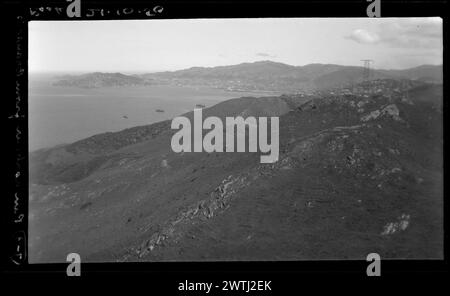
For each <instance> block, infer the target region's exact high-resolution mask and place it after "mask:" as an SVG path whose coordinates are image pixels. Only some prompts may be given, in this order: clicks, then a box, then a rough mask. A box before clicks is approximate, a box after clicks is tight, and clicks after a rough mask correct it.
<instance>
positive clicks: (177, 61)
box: [28, 18, 443, 74]
mask: <svg viewBox="0 0 450 296" xmlns="http://www.w3.org/2000/svg"><path fill="white" fill-rule="evenodd" d="M442 39H443V38H442V19H441V18H340V19H337V18H255V19H191V20H188V19H186V20H120V21H119V20H114V21H31V22H29V41H28V44H29V45H28V46H29V51H28V52H29V60H28V65H29V70H30V72H92V71H101V72H123V73H129V74H131V73H142V72H154V71H166V70H168V71H172V70H179V69H185V68H190V67H196V66H198V67H214V66H221V65H233V64H239V63H244V62H255V61H261V60H271V61H275V62H281V63H286V64H290V65H294V66H303V65H306V64H310V63H324V64H340V65H355V66H361V65H362V62H361V60H362V59H372V60H373V64H372V66H373V67H374V68H377V69H405V68H410V67H416V66H419V65H422V64H433V65H437V64H442V58H443V57H442V54H443V53H442V50H443V44H442V43H443V40H442Z"/></svg>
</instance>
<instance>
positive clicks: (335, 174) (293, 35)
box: [27, 17, 444, 264]
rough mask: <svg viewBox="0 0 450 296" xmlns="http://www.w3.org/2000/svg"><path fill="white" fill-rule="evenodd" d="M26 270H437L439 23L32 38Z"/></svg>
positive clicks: (39, 28)
mask: <svg viewBox="0 0 450 296" xmlns="http://www.w3.org/2000/svg"><path fill="white" fill-rule="evenodd" d="M27 116H28V135H27V136H28V153H29V154H28V158H29V168H28V172H29V180H28V181H29V185H28V186H29V189H28V190H29V192H28V262H29V263H30V264H34V263H64V262H66V258H67V255H68V254H71V253H75V254H77V255H79V257H80V258H81V260H82V262H86V263H89V262H99V263H104V262H217V261H220V262H222V261H226V262H228V261H230V262H236V261H246V262H248V261H250V262H252V261H258V262H260V261H309V260H365V259H366V256H367V255H368V254H370V253H376V254H379V256H380V257H381V258H383V259H402V260H403V259H443V257H444V212H443V211H444V208H443V204H444V195H443V194H444V191H443V186H444V183H443V143H444V139H443V20H442V18H440V17H406V18H368V17H366V18H314V17H313V18H226V19H225V18H223V19H220V18H210V19H206V18H205V19H154V20H142V19H140V20H97V21H76V20H71V21H54V20H53V21H52V20H46V21H30V22H29V23H28V114H27Z"/></svg>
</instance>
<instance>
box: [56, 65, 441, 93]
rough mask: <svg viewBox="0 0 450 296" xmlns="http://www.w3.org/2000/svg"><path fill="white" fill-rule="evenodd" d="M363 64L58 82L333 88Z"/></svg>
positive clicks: (425, 76)
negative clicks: (356, 65)
mask: <svg viewBox="0 0 450 296" xmlns="http://www.w3.org/2000/svg"><path fill="white" fill-rule="evenodd" d="M363 70H364V69H363V67H355V66H341V65H334V64H309V65H305V66H291V65H287V64H283V63H277V62H272V61H259V62H254V63H242V64H238V65H231V66H218V67H208V68H205V67H193V68H189V69H185V70H179V71H173V72H156V73H147V74H142V75H124V74H120V73H98V72H97V73H91V74H85V75H81V76H67V77H64V78H63V79H61V80H59V81H58V82H56V83H55V85H59V86H77V87H84V88H93V87H104V86H129V85H148V84H175V85H181V86H199V87H202V86H203V87H214V88H221V89H227V90H232V91H281V92H295V91H299V90H314V89H329V88H334V87H340V86H344V85H349V84H354V83H359V82H361V81H362V73H363ZM442 71H443V69H442V65H438V66H434V65H422V66H419V67H415V68H410V69H405V70H381V69H374V70H372V71H371V76H370V79H383V78H392V79H413V80H420V81H424V82H433V83H442V80H443V72H442Z"/></svg>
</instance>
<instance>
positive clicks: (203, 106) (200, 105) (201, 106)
mask: <svg viewBox="0 0 450 296" xmlns="http://www.w3.org/2000/svg"><path fill="white" fill-rule="evenodd" d="M195 107H196V108H205V105H203V104H197V105H195Z"/></svg>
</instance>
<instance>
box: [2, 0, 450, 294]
mask: <svg viewBox="0 0 450 296" xmlns="http://www.w3.org/2000/svg"><path fill="white" fill-rule="evenodd" d="M68 4H69V3H68V2H66V1H64V0H60V1H27V2H26V1H3V2H2V7H1V20H2V26H1V27H2V32H3V34H2V35H3V36H2V37H1V40H2V41H1V47H2V50H3V54H2V55H1V57H2V63H1V67H0V69H1V72H2V79H1V82H2V84H1V86H2V87H1V102H2V108H1V109H2V111H3V116H2V120H3V125H2V126H4V127H6V129H5V131H6V132H5V133H3V135H2V136H3V137H2V140H3V141H2V142H3V143H2V144H1V147H2V148H4V149H2V150H3V151H5V152H4V153H3V160H4V161H5V162H4V164H3V168H4V169H3V170H2V171H3V172H5V175H4V177H3V178H2V180H4V181H6V182H4V183H6V184H4V185H3V186H2V190H1V198H0V200H1V207H0V208H1V219H2V220H1V224H2V229H3V231H2V232H1V237H2V240H1V245H2V247H4V250H3V251H2V253H1V255H2V261H1V262H2V277H6V278H7V279H9V280H11V279H18V280H22V279H34V280H37V281H40V282H41V283H43V284H44V285H47V284H49V285H50V286H52V285H53V283H54V281H51V282H49V281H45V280H46V279H49V278H51V279H60V280H68V283H67V284H68V286H67V287H71V288H73V287H75V286H76V285H77V284H78V283H80V281H82V280H86V279H88V280H92V281H97V282H99V283H102V284H104V285H105V287H106V286H107V287H109V288H111V287H113V288H114V289H115V287H116V286H124V287H125V289H126V290H128V288H131V287H134V285H136V284H138V285H139V286H141V285H142V286H143V287H145V288H147V289H146V290H144V293H145V294H148V295H159V294H161V295H166V294H174V293H175V294H179V295H205V294H202V293H198V292H185V293H180V292H178V291H177V287H178V282H184V281H185V280H192V281H198V282H200V281H203V282H206V281H213V282H214V283H215V284H220V283H221V281H223V280H271V281H272V284H271V287H272V290H273V291H272V292H250V293H241V294H239V293H232V292H228V293H219V291H214V293H210V294H213V295H217V294H224V295H226V294H232V295H244V294H246V295H271V294H273V293H276V294H280V292H281V294H284V295H287V291H291V292H289V294H291V293H294V295H301V294H309V293H314V294H316V293H318V292H319V291H321V290H323V289H330V290H331V291H332V292H333V291H335V289H336V288H338V287H339V288H341V289H344V290H349V291H350V290H355V289H356V288H357V287H356V285H355V283H362V284H363V285H364V286H361V287H360V288H358V289H359V290H357V291H359V292H361V293H365V292H367V291H370V290H373V289H375V288H377V287H379V285H380V284H382V283H385V282H388V283H390V284H399V287H400V288H401V289H402V290H401V291H403V292H402V294H403V293H406V292H405V291H404V290H403V289H411V288H414V287H415V286H416V285H420V284H425V287H426V288H427V290H428V292H431V293H433V291H436V292H437V287H436V286H435V283H437V281H439V282H440V283H442V284H443V283H444V281H443V279H444V277H446V276H448V270H449V264H448V260H447V259H446V260H427V261H423V260H387V261H383V260H382V261H381V277H379V278H374V277H370V278H369V277H367V276H366V268H367V265H368V262H366V261H363V260H361V261H356V260H355V261H298V262H197V263H196V262H190V263H176V262H173V263H160V262H158V263H152V262H149V263H107V264H95V263H87V264H83V263H82V264H81V277H80V278H74V277H72V278H68V277H67V276H66V268H67V264H35V265H28V264H27V263H26V260H25V262H24V263H23V264H19V265H16V264H14V263H13V262H12V260H11V256H12V255H13V254H14V251H15V248H16V247H17V245H16V243H15V241H16V240H15V234H16V233H17V231H24V232H25V233H26V232H27V226H26V225H27V223H28V222H27V218H26V216H27V208H28V162H27V154H28V139H27V124H28V123H27V112H28V111H27V103H26V102H27V22H28V21H29V20H94V19H102V20H107V19H156V18H169V19H174V18H231V17H233V18H243V17H251V18H253V17H367V15H366V8H367V5H368V4H369V2H366V1H365V0H355V1H189V2H187V1H183V2H181V1H125V0H124V1H88V0H81V5H82V6H81V15H82V16H81V18H73V19H70V18H68V17H67V15H66V14H65V9H64V10H63V13H62V14H61V15H58V14H57V13H56V12H55V11H53V12H49V11H45V10H44V12H41V13H40V14H39V15H36V14H34V15H33V16H31V15H30V11H35V12H36V11H38V9H39V8H40V7H64V8H65V7H67V5H68ZM155 5H160V6H162V7H163V9H164V10H163V12H162V13H161V14H159V15H157V16H151V17H149V16H146V15H142V14H140V15H139V14H137V13H134V14H129V15H124V14H123V13H122V14H121V15H120V16H118V15H113V14H111V15H107V16H103V17H102V16H100V15H97V17H87V16H86V9H87V8H105V9H108V10H111V11H116V10H117V9H123V8H125V7H131V8H135V9H136V10H137V9H139V8H151V7H153V6H155ZM30 9H31V10H30ZM447 11H448V3H447V1H387V0H381V16H382V17H406V16H417V17H419V16H441V17H443V18H444V77H447V68H448V67H447V66H446V61H447V51H446V50H445V49H446V44H447V40H448V38H447V32H448V30H447V28H448V12H447ZM18 17H19V18H18ZM18 36H20V37H19V38H22V39H18ZM18 46H20V48H19V49H18ZM330 49H332V45H330ZM18 52H19V53H20V54H21V55H20V56H18V55H17V54H18ZM349 54H351V53H349ZM21 70H23V72H22V74H20V73H21V72H20V71H21ZM17 82H18V83H19V88H18V89H16V85H17V84H16V83H17ZM16 91H17V92H18V94H19V95H20V101H17V99H16V97H17V94H16ZM446 94H447V87H446V85H445V87H444V98H445V97H446ZM447 105H448V103H447V102H446V100H445V99H444V120H445V123H447V116H445V114H446V111H447ZM18 107H19V108H20V109H18ZM16 115H18V116H16ZM445 126H446V124H445ZM17 129H19V130H20V135H19V139H17ZM447 130H448V129H447V128H445V129H444V133H445V139H446V138H447V137H446V136H447ZM444 143H446V141H444ZM444 145H445V144H444ZM444 159H446V157H444ZM18 171H20V176H18V177H17V178H16V173H17V172H18ZM444 192H445V191H444ZM15 194H17V196H18V198H19V200H18V201H19V206H18V210H19V212H21V213H25V218H24V219H23V222H22V223H14V219H16V218H17V214H14V212H13V209H14V201H15ZM444 196H445V194H444ZM447 208H448V203H445V214H447ZM444 216H445V223H446V225H447V222H448V219H447V218H446V215H444ZM444 245H445V247H446V248H445V253H444V254H445V258H447V255H448V252H447V245H448V234H447V232H446V234H445V244H444ZM125 279H126V280H132V281H133V284H125V281H124V280H125ZM41 280H44V281H41ZM15 288H16V289H17V290H21V289H23V288H25V286H24V285H21V284H16V286H15ZM311 288H312V289H313V291H314V292H312V291H311V290H310V289H311ZM435 289H436V290H435ZM157 290H158V291H160V292H158V293H156V292H155V291H157ZM308 290H309V291H308Z"/></svg>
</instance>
